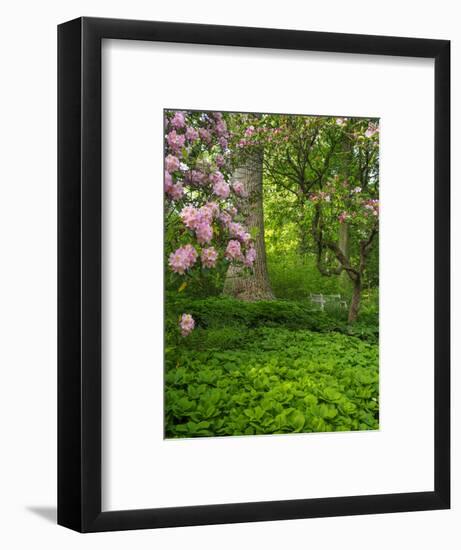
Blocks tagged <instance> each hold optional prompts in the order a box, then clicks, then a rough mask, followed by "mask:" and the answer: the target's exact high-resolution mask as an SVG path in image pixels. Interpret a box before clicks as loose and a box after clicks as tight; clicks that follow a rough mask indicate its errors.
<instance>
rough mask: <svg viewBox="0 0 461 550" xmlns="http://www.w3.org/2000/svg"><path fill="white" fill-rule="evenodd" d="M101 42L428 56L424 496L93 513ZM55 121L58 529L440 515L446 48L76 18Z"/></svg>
mask: <svg viewBox="0 0 461 550" xmlns="http://www.w3.org/2000/svg"><path fill="white" fill-rule="evenodd" d="M103 38H111V39H125V40H145V41H146V40H147V41H162V42H176V43H190V44H211V45H226V46H235V47H240V46H247V47H255V48H275V49H290V50H309V51H319V52H340V53H354V54H363V55H367V54H376V55H388V56H408V57H423V58H431V59H434V62H435V134H434V151H435V172H434V213H435V249H434V259H435V273H434V276H435V319H434V322H435V334H434V336H435V353H434V381H435V394H434V422H435V425H434V426H435V430H434V432H435V442H434V449H435V455H434V490H433V491H428V492H414V493H399V494H382V495H367V496H347V497H333V498H314V499H312V498H310V499H301V500H282V501H273V502H249V503H236V504H217V505H206V506H180V505H179V504H180V503H178V507H174V508H159V509H141V510H120V511H102V510H101V41H102V39H103ZM58 115H59V117H58V118H59V122H58V141H59V146H58V210H59V212H58V233H59V236H58V253H59V260H58V523H59V524H60V525H63V526H65V527H68V528H71V529H74V530H76V531H80V532H96V531H112V530H121V529H144V528H156V527H174V526H185V525H203V524H219V523H236V522H250V521H268V520H281V519H296V518H311V517H327V516H344V515H357V514H378V513H388V512H406V511H421V510H436V509H446V508H449V507H450V255H449V251H450V42H449V41H448V40H429V39H419V38H399V37H387V36H367V35H352V34H336V33H323V32H306V31H293V30H280V29H263V28H246V27H229V26H214V25H198V24H182V23H168V22H150V21H131V20H117V19H99V18H87V17H82V18H79V19H75V20H72V21H69V22H66V23H64V24H62V25H59V27H58Z"/></svg>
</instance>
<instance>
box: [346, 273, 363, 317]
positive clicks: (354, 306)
mask: <svg viewBox="0 0 461 550" xmlns="http://www.w3.org/2000/svg"><path fill="white" fill-rule="evenodd" d="M361 295H362V279H361V277H358V278H357V280H355V281H354V290H353V292H352V300H351V305H350V307H349V317H348V319H347V321H348V322H349V323H354V322H355V321H357V317H358V315H359V309H360V298H361Z"/></svg>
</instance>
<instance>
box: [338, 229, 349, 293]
mask: <svg viewBox="0 0 461 550" xmlns="http://www.w3.org/2000/svg"><path fill="white" fill-rule="evenodd" d="M338 246H339V249H340V250H341V252H342V253H343V254H344V256H345V257H346V259H347V260H349V257H350V254H349V224H348V223H341V224H340V225H339V235H338ZM339 284H340V287H341V289H342V291H343V292H346V293H347V294H349V291H350V279H349V276H348V275H347V273H346V272H345V271H344V270H343V272H342V273H341V274H340V276H339Z"/></svg>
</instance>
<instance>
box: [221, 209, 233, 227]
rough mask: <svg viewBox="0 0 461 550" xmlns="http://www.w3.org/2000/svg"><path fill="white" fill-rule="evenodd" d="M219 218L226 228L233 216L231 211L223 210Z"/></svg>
mask: <svg viewBox="0 0 461 550" xmlns="http://www.w3.org/2000/svg"><path fill="white" fill-rule="evenodd" d="M218 219H219V221H220V222H221V223H222V224H223V226H224V227H226V228H228V227H229V224H230V223H231V222H232V216H231V215H230V214H229V212H221V214H219V216H218Z"/></svg>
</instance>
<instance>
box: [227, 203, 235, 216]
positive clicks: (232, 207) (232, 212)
mask: <svg viewBox="0 0 461 550" xmlns="http://www.w3.org/2000/svg"><path fill="white" fill-rule="evenodd" d="M227 211H228V212H229V214H230V215H231V216H232V217H233V218H235V216H236V215H237V214H238V210H237V208H235V206H231V207H230V208H228V209H227Z"/></svg>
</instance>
